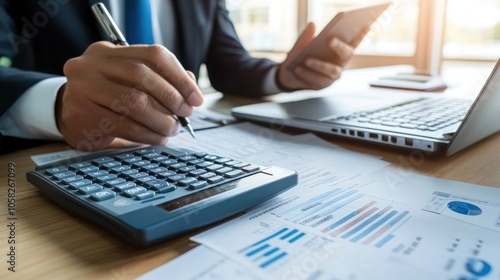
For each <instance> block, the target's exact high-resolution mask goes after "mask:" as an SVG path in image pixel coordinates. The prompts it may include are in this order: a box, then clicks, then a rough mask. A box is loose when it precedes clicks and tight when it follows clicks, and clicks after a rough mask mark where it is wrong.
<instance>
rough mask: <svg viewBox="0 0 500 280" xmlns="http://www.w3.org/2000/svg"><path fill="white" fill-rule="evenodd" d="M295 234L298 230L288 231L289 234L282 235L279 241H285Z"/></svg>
mask: <svg viewBox="0 0 500 280" xmlns="http://www.w3.org/2000/svg"><path fill="white" fill-rule="evenodd" d="M297 232H298V230H296V229H294V230H292V231H290V232H289V233H287V234H285V235H283V236H282V237H281V238H280V239H281V240H285V239H287V238H288V237H290V236H292V235H294V234H295V233H297Z"/></svg>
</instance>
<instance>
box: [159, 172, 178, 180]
mask: <svg viewBox="0 0 500 280" xmlns="http://www.w3.org/2000/svg"><path fill="white" fill-rule="evenodd" d="M175 174H177V173H175V172H174V171H166V172H162V173H158V178H160V179H167V178H168V177H170V176H173V175H175Z"/></svg>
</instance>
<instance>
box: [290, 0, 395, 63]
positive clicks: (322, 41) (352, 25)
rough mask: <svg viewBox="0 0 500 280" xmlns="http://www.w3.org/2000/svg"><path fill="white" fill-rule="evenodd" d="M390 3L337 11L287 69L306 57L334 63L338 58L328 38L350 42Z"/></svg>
mask: <svg viewBox="0 0 500 280" xmlns="http://www.w3.org/2000/svg"><path fill="white" fill-rule="evenodd" d="M390 5H391V2H383V3H380V4H376V5H371V6H363V7H360V8H354V9H349V10H344V11H341V12H339V13H338V14H337V15H335V17H334V18H333V19H332V20H331V21H330V22H329V23H328V24H327V25H326V27H325V28H324V29H323V30H322V31H321V32H320V33H319V34H318V36H316V38H315V39H314V40H313V41H312V42H311V43H310V44H309V45H308V46H307V47H306V48H305V49H304V51H303V52H302V53H301V54H300V55H299V56H297V57H296V58H295V59H294V60H293V61H292V62H291V63H290V64H289V65H288V69H289V70H292V69H294V68H295V67H296V66H298V65H300V64H303V63H304V61H305V59H306V58H308V57H315V58H318V59H321V60H325V61H331V62H334V63H335V62H336V60H338V59H337V58H336V54H335V53H334V52H333V51H332V50H331V49H330V48H329V47H328V42H329V40H331V39H332V38H333V37H336V38H338V39H340V40H341V41H343V42H346V43H351V42H352V41H353V40H354V39H355V38H356V36H358V34H359V33H360V32H362V31H363V30H366V28H368V27H369V26H371V25H372V24H373V23H374V22H375V20H377V18H378V17H379V16H380V15H381V14H382V13H383V12H384V11H385V10H386V9H387V8H388V7H389V6H390Z"/></svg>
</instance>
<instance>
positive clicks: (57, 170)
mask: <svg viewBox="0 0 500 280" xmlns="http://www.w3.org/2000/svg"><path fill="white" fill-rule="evenodd" d="M66 171H68V168H66V167H54V168H50V169H47V170H45V174H47V175H54V174H57V173H62V172H66Z"/></svg>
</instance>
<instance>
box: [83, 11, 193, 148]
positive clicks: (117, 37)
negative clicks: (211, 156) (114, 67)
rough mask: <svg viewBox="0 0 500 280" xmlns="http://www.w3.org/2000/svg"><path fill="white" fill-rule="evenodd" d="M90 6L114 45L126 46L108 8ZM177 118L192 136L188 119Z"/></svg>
mask: <svg viewBox="0 0 500 280" xmlns="http://www.w3.org/2000/svg"><path fill="white" fill-rule="evenodd" d="M91 8H92V12H93V13H94V15H95V17H96V18H97V21H99V24H101V27H102V28H103V29H104V31H105V32H106V34H107V35H108V37H109V39H110V40H111V42H112V43H113V44H115V45H122V46H128V43H127V40H125V37H124V36H123V34H122V32H121V31H120V29H118V26H117V25H116V23H115V21H114V20H113V18H112V17H111V15H110V14H109V12H108V10H107V9H106V6H104V4H103V3H96V4H94V5H92V7H91ZM177 119H178V120H179V122H180V123H181V125H182V126H183V127H184V128H185V129H186V130H187V131H188V132H189V134H191V136H193V138H194V131H193V128H192V127H191V123H190V122H189V119H188V118H185V117H179V116H177Z"/></svg>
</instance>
